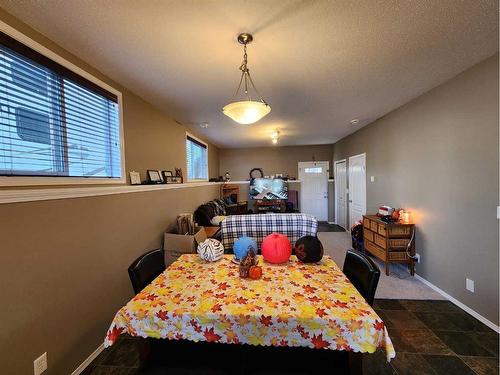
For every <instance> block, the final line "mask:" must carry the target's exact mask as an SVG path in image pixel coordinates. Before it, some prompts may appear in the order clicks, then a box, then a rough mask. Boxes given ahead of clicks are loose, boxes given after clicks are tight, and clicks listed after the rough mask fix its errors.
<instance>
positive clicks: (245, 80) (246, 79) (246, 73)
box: [234, 40, 268, 105]
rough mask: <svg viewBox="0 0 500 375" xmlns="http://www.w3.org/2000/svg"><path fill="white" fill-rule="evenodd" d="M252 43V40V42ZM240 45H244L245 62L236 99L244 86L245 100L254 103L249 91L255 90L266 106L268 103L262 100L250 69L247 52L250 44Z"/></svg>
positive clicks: (235, 95) (241, 68) (241, 67)
mask: <svg viewBox="0 0 500 375" xmlns="http://www.w3.org/2000/svg"><path fill="white" fill-rule="evenodd" d="M250 41H251V40H250ZM240 43H242V44H243V61H242V62H241V65H240V68H239V69H240V70H241V77H240V82H239V84H238V88H237V89H236V92H235V93H234V98H236V97H237V96H238V93H239V92H240V89H241V86H242V84H243V85H244V91H245V98H246V99H247V100H249V101H252V97H251V95H250V92H249V89H250V87H252V88H253V90H254V91H255V93H256V94H257V95H258V97H259V99H260V101H261V102H262V103H264V104H266V105H268V104H267V102H266V101H265V100H264V99H263V98H262V95H261V94H260V92H259V90H257V87H256V86H255V84H254V83H253V80H252V77H251V75H250V69H248V52H247V43H248V42H242V41H240Z"/></svg>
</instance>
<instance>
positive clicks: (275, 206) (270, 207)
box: [254, 199, 285, 214]
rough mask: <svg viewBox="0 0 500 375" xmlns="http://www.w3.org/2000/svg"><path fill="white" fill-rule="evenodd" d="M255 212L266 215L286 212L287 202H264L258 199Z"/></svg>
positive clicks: (274, 200) (279, 200) (277, 200)
mask: <svg viewBox="0 0 500 375" xmlns="http://www.w3.org/2000/svg"><path fill="white" fill-rule="evenodd" d="M254 207H255V212H256V213H258V214H265V213H267V212H275V213H281V212H285V201H284V200H281V199H272V200H263V199H258V200H256V201H255V204H254Z"/></svg>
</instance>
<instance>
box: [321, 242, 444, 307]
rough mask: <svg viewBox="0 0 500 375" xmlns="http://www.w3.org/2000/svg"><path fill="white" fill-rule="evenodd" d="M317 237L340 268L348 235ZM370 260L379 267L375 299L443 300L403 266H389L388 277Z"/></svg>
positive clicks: (349, 245)
mask: <svg viewBox="0 0 500 375" xmlns="http://www.w3.org/2000/svg"><path fill="white" fill-rule="evenodd" d="M318 237H319V239H320V240H321V242H322V243H323V247H324V249H325V253H326V254H327V255H329V256H331V257H332V258H333V260H334V261H335V263H337V264H338V266H339V267H340V268H342V266H343V265H344V259H345V252H346V250H347V249H351V248H352V246H351V237H350V236H349V234H347V233H346V232H319V233H318ZM372 259H373V260H374V261H375V262H376V263H377V264H378V266H379V267H380V281H379V283H378V287H377V293H376V295H375V298H389V299H444V298H443V296H441V295H440V294H439V293H437V292H435V291H434V290H432V289H430V288H429V287H428V286H426V285H425V284H424V283H422V282H421V281H419V280H417V279H416V278H415V277H412V276H411V275H410V273H409V272H408V270H407V269H406V267H405V266H404V265H398V264H391V268H390V270H391V272H390V275H389V276H386V274H385V271H384V264H383V263H382V262H381V261H379V260H378V259H376V258H374V257H372ZM417 267H418V265H417ZM417 272H418V268H417Z"/></svg>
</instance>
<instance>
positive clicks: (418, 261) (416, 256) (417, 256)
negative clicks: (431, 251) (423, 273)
mask: <svg viewBox="0 0 500 375" xmlns="http://www.w3.org/2000/svg"><path fill="white" fill-rule="evenodd" d="M415 262H417V263H420V254H419V253H416V254H415Z"/></svg>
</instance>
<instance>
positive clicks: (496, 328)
mask: <svg viewBox="0 0 500 375" xmlns="http://www.w3.org/2000/svg"><path fill="white" fill-rule="evenodd" d="M415 278H417V279H418V280H420V281H421V282H423V283H424V284H425V285H427V286H428V287H429V288H431V289H433V290H435V291H436V292H438V293H439V294H441V295H442V296H443V297H444V298H446V299H447V300H448V301H450V302H451V303H453V304H454V305H457V306H458V307H460V308H461V309H462V310H464V311H465V312H467V313H469V314H470V315H472V316H473V317H474V318H476V319H477V320H479V321H480V322H482V323H484V324H486V325H487V326H488V327H490V328H491V329H492V330H493V331H495V332H497V333H500V327H499V326H497V325H496V324H495V323H493V322H492V321H490V320H488V319H486V318H485V317H484V316H482V315H481V314H479V313H478V312H477V311H474V310H472V309H471V308H470V307H469V306H467V305H464V304H463V303H462V302H460V301H459V300H457V299H456V298H453V297H452V296H450V295H449V294H448V293H446V292H445V291H444V290H442V289H440V288H438V287H437V286H435V285H434V284H432V283H431V282H430V281H427V280H426V279H424V278H423V277H422V276H419V275H417V274H415Z"/></svg>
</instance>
